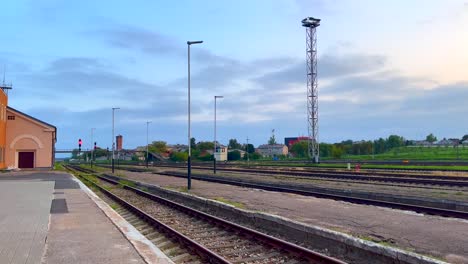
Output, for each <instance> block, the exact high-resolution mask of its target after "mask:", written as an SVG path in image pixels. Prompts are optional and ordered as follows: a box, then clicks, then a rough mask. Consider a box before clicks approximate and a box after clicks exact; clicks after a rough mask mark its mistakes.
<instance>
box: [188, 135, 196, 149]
mask: <svg viewBox="0 0 468 264" xmlns="http://www.w3.org/2000/svg"><path fill="white" fill-rule="evenodd" d="M196 146H197V142H196V140H195V138H191V139H190V147H191V148H192V149H195V147H196Z"/></svg>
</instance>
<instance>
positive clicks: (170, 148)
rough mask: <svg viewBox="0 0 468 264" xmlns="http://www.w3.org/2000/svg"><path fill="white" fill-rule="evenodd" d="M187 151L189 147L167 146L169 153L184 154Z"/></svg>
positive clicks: (179, 145) (180, 145)
mask: <svg viewBox="0 0 468 264" xmlns="http://www.w3.org/2000/svg"><path fill="white" fill-rule="evenodd" d="M187 150H188V145H183V144H176V145H168V146H167V151H169V152H184V151H187Z"/></svg>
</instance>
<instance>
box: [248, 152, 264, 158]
mask: <svg viewBox="0 0 468 264" xmlns="http://www.w3.org/2000/svg"><path fill="white" fill-rule="evenodd" d="M249 158H250V159H251V160H258V159H261V158H262V155H260V154H259V153H257V152H254V153H252V154H250V155H249Z"/></svg>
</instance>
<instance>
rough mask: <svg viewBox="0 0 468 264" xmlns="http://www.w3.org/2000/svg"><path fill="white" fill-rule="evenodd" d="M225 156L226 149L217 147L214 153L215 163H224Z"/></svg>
mask: <svg viewBox="0 0 468 264" xmlns="http://www.w3.org/2000/svg"><path fill="white" fill-rule="evenodd" d="M227 154H228V148H227V147H218V148H217V149H216V152H215V155H214V156H215V159H216V160H217V161H226V160H227Z"/></svg>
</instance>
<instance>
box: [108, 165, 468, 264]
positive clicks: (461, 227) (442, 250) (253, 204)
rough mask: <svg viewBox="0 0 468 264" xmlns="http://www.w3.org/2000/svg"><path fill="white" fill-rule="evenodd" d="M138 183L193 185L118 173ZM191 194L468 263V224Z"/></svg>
mask: <svg viewBox="0 0 468 264" xmlns="http://www.w3.org/2000/svg"><path fill="white" fill-rule="evenodd" d="M116 173H118V174H125V175H127V177H128V178H129V179H134V180H138V181H142V182H146V183H150V184H156V185H160V186H163V187H170V188H172V189H181V190H182V189H183V188H185V187H186V185H187V180H186V179H183V178H176V177H168V176H159V175H155V174H149V173H135V172H128V171H120V170H118V171H116ZM190 193H192V194H195V195H198V196H201V197H205V198H209V199H219V198H222V199H224V200H227V201H232V202H237V203H240V204H242V205H243V206H244V208H245V209H248V210H253V211H261V212H267V213H270V214H275V215H280V216H283V217H286V218H290V219H294V220H297V221H300V222H303V223H307V224H311V225H315V226H320V227H324V228H329V229H332V230H335V231H340V232H344V233H347V234H351V235H354V236H357V237H361V238H365V239H371V240H375V241H381V242H383V243H385V244H388V245H393V246H395V247H398V248H402V249H405V250H410V251H414V252H417V253H421V254H426V255H431V256H435V257H438V258H443V259H445V260H447V261H448V262H450V263H468V221H466V220H461V219H451V218H444V217H438V216H428V215H421V214H416V213H413V212H408V211H401V210H393V209H388V208H382V207H375V206H366V205H359V204H352V203H347V202H342V201H335V200H330V199H319V198H315V197H308V196H302V195H295V194H287V193H277V192H269V191H263V190H257V189H250V188H242V187H237V186H232V185H225V184H218V183H210V182H204V181H197V180H192V190H191V191H190Z"/></svg>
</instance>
